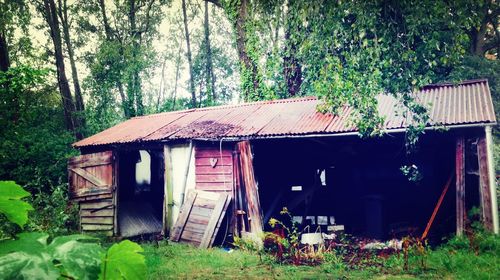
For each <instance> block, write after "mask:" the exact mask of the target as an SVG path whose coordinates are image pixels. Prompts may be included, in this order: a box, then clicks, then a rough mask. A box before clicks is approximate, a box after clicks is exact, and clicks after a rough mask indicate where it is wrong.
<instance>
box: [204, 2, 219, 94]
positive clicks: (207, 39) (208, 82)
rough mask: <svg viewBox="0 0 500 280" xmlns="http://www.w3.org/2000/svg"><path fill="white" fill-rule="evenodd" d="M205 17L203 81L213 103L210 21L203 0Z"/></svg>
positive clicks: (213, 76)
mask: <svg viewBox="0 0 500 280" xmlns="http://www.w3.org/2000/svg"><path fill="white" fill-rule="evenodd" d="M204 2H205V18H204V21H203V29H204V35H205V37H204V41H203V43H204V49H205V52H206V54H205V55H206V59H207V62H206V70H205V82H206V86H207V95H208V96H209V97H208V99H209V100H211V102H209V103H212V104H213V103H215V102H216V101H217V96H216V94H215V75H214V71H213V67H214V66H213V61H212V48H211V44H210V22H209V17H208V1H207V0H205V1H204Z"/></svg>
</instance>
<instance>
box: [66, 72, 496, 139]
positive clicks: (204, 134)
mask: <svg viewBox="0 0 500 280" xmlns="http://www.w3.org/2000/svg"><path fill="white" fill-rule="evenodd" d="M414 97H415V99H416V100H417V101H418V102H420V103H421V104H422V105H424V106H425V107H426V108H427V109H428V112H429V116H430V122H429V124H428V125H434V126H437V125H456V124H472V123H484V124H491V123H495V122H496V119H495V112H494V110H493V102H492V99H491V93H490V90H489V87H488V82H487V81H486V80H475V81H466V82H463V83H460V84H440V85H429V86H426V87H424V88H423V89H422V90H421V91H419V92H416V93H414ZM320 102H321V101H320V100H318V99H316V98H315V97H303V98H295V99H284V100H272V101H259V102H252V103H245V104H238V105H226V106H218V107H210V108H201V109H193V110H184V111H179V112H170V113H162V114H155V115H150V116H144V117H138V118H133V119H130V120H128V121H125V122H123V123H121V124H118V125H116V126H114V127H112V128H110V129H107V130H105V131H103V132H101V133H98V134H96V135H94V136H91V137H89V138H86V139H83V140H81V141H79V142H76V143H75V144H74V146H75V147H84V146H92V145H105V144H111V143H127V142H140V141H156V140H170V139H194V138H196V139H221V138H224V137H232V138H238V137H239V138H252V137H255V138H259V137H262V138H263V137H270V136H286V135H307V134H321V133H324V134H335V133H342V132H351V131H356V127H355V126H354V122H353V119H352V118H353V110H352V108H349V107H347V106H346V107H343V108H341V109H340V110H339V112H338V114H337V115H332V114H322V113H319V112H317V106H318V105H319V104H320ZM377 102H378V110H379V113H380V115H381V116H383V117H384V128H385V129H398V128H404V127H406V126H407V125H408V124H409V123H410V122H411V115H409V114H408V112H407V109H405V108H404V107H403V106H402V105H401V104H400V102H399V101H398V99H397V98H395V97H393V96H389V95H379V96H378V97H377Z"/></svg>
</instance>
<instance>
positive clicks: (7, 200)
mask: <svg viewBox="0 0 500 280" xmlns="http://www.w3.org/2000/svg"><path fill="white" fill-rule="evenodd" d="M29 195H30V193H29V192H27V191H25V190H24V189H23V188H22V187H21V186H19V185H18V184H16V183H15V182H14V181H0V213H2V214H4V215H5V216H6V217H7V219H8V220H9V221H11V222H13V223H16V224H18V225H19V226H20V227H22V226H24V225H25V224H26V222H27V221H28V211H30V210H33V207H31V205H30V204H29V203H26V202H24V201H22V200H21V199H22V198H24V197H27V196H29Z"/></svg>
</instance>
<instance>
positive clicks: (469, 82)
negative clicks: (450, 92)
mask: <svg viewBox="0 0 500 280" xmlns="http://www.w3.org/2000/svg"><path fill="white" fill-rule="evenodd" d="M480 83H488V79H471V80H464V81H460V82H447V81H443V82H439V83H435V84H428V85H425V86H423V87H421V88H420V89H419V91H426V90H429V89H434V88H440V87H457V86H465V85H472V84H480Z"/></svg>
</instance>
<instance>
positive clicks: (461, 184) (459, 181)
mask: <svg viewBox="0 0 500 280" xmlns="http://www.w3.org/2000/svg"><path fill="white" fill-rule="evenodd" d="M455 178H456V179H455V184H456V220H457V229H456V230H457V232H456V233H457V235H459V236H460V235H462V234H463V232H464V218H465V139H464V137H463V136H459V137H458V138H457V139H456V150H455Z"/></svg>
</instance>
